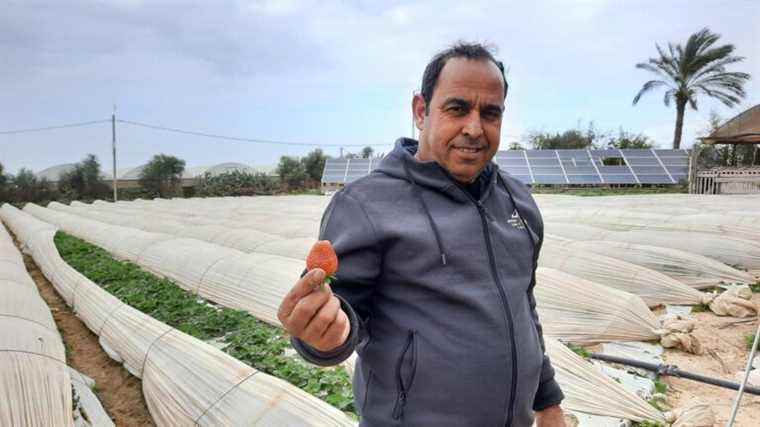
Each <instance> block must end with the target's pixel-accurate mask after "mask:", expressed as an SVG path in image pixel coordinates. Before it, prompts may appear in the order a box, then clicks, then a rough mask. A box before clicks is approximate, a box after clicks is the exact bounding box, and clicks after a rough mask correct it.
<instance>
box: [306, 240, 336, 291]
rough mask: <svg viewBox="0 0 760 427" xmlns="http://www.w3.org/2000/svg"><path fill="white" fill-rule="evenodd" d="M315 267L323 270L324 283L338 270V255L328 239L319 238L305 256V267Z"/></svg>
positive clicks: (310, 268)
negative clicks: (325, 278)
mask: <svg viewBox="0 0 760 427" xmlns="http://www.w3.org/2000/svg"><path fill="white" fill-rule="evenodd" d="M315 268H321V269H322V270H324V272H325V277H327V280H325V282H326V283H330V281H331V280H332V279H333V278H334V275H335V272H337V271H338V255H336V254H335V250H334V249H333V247H332V244H331V243H330V241H329V240H320V241H318V242H317V243H314V246H312V247H311V251H309V255H307V256H306V269H307V270H309V271H311V270H313V269H315Z"/></svg>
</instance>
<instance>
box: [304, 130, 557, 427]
mask: <svg viewBox="0 0 760 427" xmlns="http://www.w3.org/2000/svg"><path fill="white" fill-rule="evenodd" d="M416 150H417V142H416V141H414V140H410V139H400V140H399V141H398V142H397V143H396V146H395V148H394V150H393V151H392V152H391V153H390V154H388V155H387V156H386V157H385V158H384V159H383V160H382V162H381V163H380V166H379V167H378V168H377V169H376V170H375V171H373V172H372V173H371V174H370V175H369V176H367V177H364V178H362V179H359V180H357V181H355V182H353V183H351V184H349V185H347V186H346V187H345V188H344V189H343V190H341V191H340V192H338V193H337V194H335V196H334V197H333V199H332V201H331V203H330V205H329V206H328V208H327V209H326V210H325V213H324V216H323V218H322V227H321V231H320V236H319V238H320V239H326V240H330V241H331V242H332V244H333V246H334V247H335V250H336V252H337V254H338V258H339V260H340V265H339V269H338V272H337V274H336V279H337V280H336V281H335V282H334V283H333V285H332V289H333V291H334V292H335V294H336V295H338V296H339V297H340V298H341V300H342V303H343V309H344V310H345V311H346V313H347V314H348V315H349V318H350V320H351V334H350V336H349V338H348V340H347V341H346V343H345V344H344V345H343V346H341V347H340V348H337V349H335V350H334V351H331V352H329V353H324V352H319V351H317V350H315V349H313V348H311V347H309V346H307V345H306V344H304V343H303V342H301V341H300V340H297V339H294V340H293V345H294V347H295V348H296V349H297V350H298V352H299V353H300V354H301V355H302V356H303V357H304V358H305V359H306V360H308V361H310V362H312V363H315V364H318V365H323V366H327V365H334V364H337V363H340V362H341V361H343V360H345V359H346V358H347V357H348V356H349V355H350V354H351V353H352V352H353V351H354V350H356V352H357V353H358V355H359V358H358V360H357V366H356V371H355V375H354V382H353V386H354V397H355V405H356V407H357V409H358V411H359V413H360V415H361V425H362V426H401V425H406V426H457V427H462V426H477V427H489V426H494V427H502V426H518V427H523V426H530V425H531V424H532V422H533V411H534V410H541V409H544V408H546V407H549V406H551V405H555V404H558V403H560V401H561V400H562V399H563V395H562V391H561V390H560V388H559V385H558V384H557V382H556V381H555V380H554V370H553V369H552V366H551V363H550V361H549V359H548V357H546V355H545V354H544V345H543V337H542V333H541V325H540V323H539V321H538V315H537V314H536V307H535V306H536V302H535V299H534V297H533V286H534V285H535V270H536V262H537V260H538V253H539V250H540V246H541V241H542V237H543V223H542V221H541V216H540V214H539V212H538V208H537V206H536V204H535V202H534V201H533V198H532V197H531V196H530V194H529V192H528V190H527V188H526V187H525V186H524V185H523V184H522V183H520V182H519V181H517V180H516V179H514V178H512V177H510V176H509V175H508V174H506V173H505V172H502V171H499V169H498V166H497V165H495V164H491V165H489V166H488V167H489V168H490V169H489V171H490V172H491V173H489V174H488V176H489V178H488V181H487V182H485V183H484V184H483V189H482V191H481V197H480V199H479V200H475V199H474V198H473V197H472V196H471V195H470V194H469V193H468V192H467V191H465V189H464V188H463V187H462V186H460V185H459V184H458V183H457V182H456V181H455V180H454V179H453V178H452V177H451V175H450V174H448V172H447V171H446V170H445V169H443V168H442V167H441V166H439V165H438V164H437V163H435V162H419V161H417V160H416V159H415V158H414V154H415V153H416Z"/></svg>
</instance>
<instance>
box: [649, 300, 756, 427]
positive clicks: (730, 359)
mask: <svg viewBox="0 0 760 427" xmlns="http://www.w3.org/2000/svg"><path fill="white" fill-rule="evenodd" d="M752 300H753V302H755V304H760V294H755V295H753V298H752ZM692 316H694V317H695V318H696V319H697V327H696V329H695V330H694V335H696V337H697V338H699V340H700V342H701V343H702V348H703V350H704V354H702V355H693V354H688V353H684V352H682V351H678V350H666V351H665V355H664V359H665V363H668V364H671V365H676V366H678V367H679V368H680V369H682V370H685V371H689V372H694V373H699V374H702V375H706V376H709V377H714V378H722V379H725V380H729V381H733V382H737V383H738V382H740V379H738V378H737V377H736V374H737V372H739V371H743V370H744V368H745V366H746V364H747V358H748V357H749V350H748V349H747V344H746V342H745V338H744V337H745V335H748V334H752V335H754V334H755V331H756V329H757V322H758V319H753V320H752V321H750V322H743V323H735V324H731V323H732V322H736V321H738V320H747V319H739V318H735V317H719V316H716V315H715V314H713V313H709V312H704V313H694V314H692ZM662 381H663V382H665V383H666V384H668V393H667V396H668V404H669V405H670V406H671V407H673V408H678V407H683V406H686V405H688V404H689V403H690V402H702V403H707V404H709V405H710V406H711V407H712V409H713V411H714V412H715V421H716V425H720V426H724V425H726V423H727V422H728V419H729V417H730V416H731V407H732V405H733V402H734V399H735V398H736V393H737V392H736V391H734V390H730V389H726V388H721V387H715V386H712V385H708V384H703V383H699V382H696V381H691V380H686V379H681V378H673V377H662ZM734 425H735V426H743V427H756V426H760V396H753V395H750V394H747V393H745V394H744V395H743V397H742V400H741V405H740V406H739V412H738V415H737V417H736V422H735V424H734Z"/></svg>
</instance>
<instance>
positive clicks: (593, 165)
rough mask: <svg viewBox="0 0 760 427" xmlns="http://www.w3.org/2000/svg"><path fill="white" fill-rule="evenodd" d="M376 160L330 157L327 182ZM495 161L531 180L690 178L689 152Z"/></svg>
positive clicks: (537, 153) (528, 155) (513, 156)
mask: <svg viewBox="0 0 760 427" xmlns="http://www.w3.org/2000/svg"><path fill="white" fill-rule="evenodd" d="M380 160H381V159H378V158H375V159H328V160H327V162H326V163H325V170H324V172H323V174H322V183H325V184H347V183H349V182H352V181H355V180H357V179H359V178H361V177H363V176H364V175H367V174H369V173H370V172H371V171H372V169H374V168H375V167H377V165H378V164H380ZM494 161H495V162H496V163H497V164H498V165H499V167H500V168H502V169H504V170H506V171H507V172H509V173H510V174H511V175H512V176H514V177H515V178H517V179H519V180H521V181H523V182H524V183H526V184H557V185H568V184H583V185H603V184H677V183H678V182H680V181H685V180H686V179H687V176H688V168H689V153H688V151H686V150H655V149H626V150H618V149H607V150H508V151H499V152H497V153H496V155H495V156H494Z"/></svg>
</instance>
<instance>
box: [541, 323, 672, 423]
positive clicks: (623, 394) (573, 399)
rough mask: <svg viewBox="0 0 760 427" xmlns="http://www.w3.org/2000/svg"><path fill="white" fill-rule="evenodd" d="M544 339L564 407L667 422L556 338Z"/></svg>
mask: <svg viewBox="0 0 760 427" xmlns="http://www.w3.org/2000/svg"><path fill="white" fill-rule="evenodd" d="M545 342H546V349H547V352H548V353H549V355H550V357H551V360H552V365H554V370H555V378H556V379H557V381H558V382H559V383H560V385H561V387H562V391H563V392H564V393H565V400H563V401H562V407H563V408H565V409H567V410H571V411H578V412H583V413H587V414H592V415H604V416H610V417H617V418H623V419H626V420H632V421H639V422H640V421H646V420H649V421H655V422H660V423H666V422H667V418H666V416H665V414H662V413H661V412H659V411H658V410H657V409H655V408H654V407H653V406H652V405H650V404H649V403H647V402H646V401H644V400H643V399H641V398H640V397H639V396H637V395H635V394H634V393H632V392H630V391H628V390H626V389H624V388H623V387H622V386H621V385H620V384H618V383H616V382H615V381H614V380H613V379H612V378H610V377H608V376H607V375H605V374H603V373H602V372H601V371H600V370H598V369H597V368H596V367H595V366H594V365H592V364H591V363H589V362H587V361H585V360H583V358H581V357H580V356H578V355H577V354H575V353H573V352H572V351H570V349H568V348H567V347H565V346H564V345H563V344H562V343H560V342H559V341H557V340H555V339H553V338H549V337H547V338H546V340H545Z"/></svg>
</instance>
